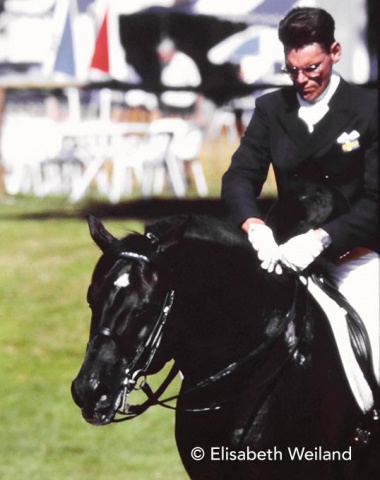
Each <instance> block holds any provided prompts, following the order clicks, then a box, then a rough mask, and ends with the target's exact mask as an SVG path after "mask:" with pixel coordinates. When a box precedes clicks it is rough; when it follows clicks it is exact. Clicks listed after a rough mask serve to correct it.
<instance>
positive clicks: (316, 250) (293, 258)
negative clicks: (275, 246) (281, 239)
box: [279, 230, 324, 272]
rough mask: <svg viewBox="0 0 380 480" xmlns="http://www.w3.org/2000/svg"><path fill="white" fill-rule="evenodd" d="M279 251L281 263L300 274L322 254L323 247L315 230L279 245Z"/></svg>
mask: <svg viewBox="0 0 380 480" xmlns="http://www.w3.org/2000/svg"><path fill="white" fill-rule="evenodd" d="M279 250H280V252H281V258H280V260H281V263H282V264H283V265H285V266H286V267H288V268H290V269H291V270H294V271H296V272H300V271H302V270H304V269H305V268H306V267H308V266H309V265H310V264H311V263H312V262H313V261H314V260H315V259H316V258H317V257H318V255H320V254H321V253H322V251H323V250H324V246H323V243H322V241H321V240H320V238H319V237H318V233H317V232H316V231H315V230H309V231H308V232H307V233H303V234H302V235H297V236H296V237H293V238H291V239H290V240H288V241H287V242H286V243H284V244H283V245H280V246H279Z"/></svg>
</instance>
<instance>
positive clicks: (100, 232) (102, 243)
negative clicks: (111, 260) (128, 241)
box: [87, 215, 116, 252]
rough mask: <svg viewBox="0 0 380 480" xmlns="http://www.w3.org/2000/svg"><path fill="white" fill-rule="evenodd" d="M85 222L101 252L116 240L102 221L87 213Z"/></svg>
mask: <svg viewBox="0 0 380 480" xmlns="http://www.w3.org/2000/svg"><path fill="white" fill-rule="evenodd" d="M87 222H88V226H89V228H90V234H91V237H92V239H93V240H94V242H95V243H96V245H97V246H98V247H99V248H100V249H101V250H102V251H103V252H104V251H105V250H106V249H107V248H108V247H109V246H110V245H111V244H112V243H113V242H114V241H116V238H115V237H114V236H113V235H111V234H110V233H109V232H108V231H107V230H106V229H105V227H104V225H103V224H102V222H101V221H100V220H98V219H97V218H96V217H94V216H93V215H87Z"/></svg>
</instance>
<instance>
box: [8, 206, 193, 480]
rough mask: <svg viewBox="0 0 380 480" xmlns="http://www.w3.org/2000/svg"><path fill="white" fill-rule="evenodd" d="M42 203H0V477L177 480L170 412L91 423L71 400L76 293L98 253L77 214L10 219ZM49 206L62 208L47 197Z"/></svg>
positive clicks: (81, 314) (82, 307)
mask: <svg viewBox="0 0 380 480" xmlns="http://www.w3.org/2000/svg"><path fill="white" fill-rule="evenodd" d="M47 201H48V200H44V202H47ZM49 202H50V200H49ZM42 204H43V202H42V201H39V202H37V203H35V202H34V201H29V200H27V199H20V200H18V201H16V202H11V203H9V202H7V201H1V200H0V231H1V235H0V271H1V275H0V296H1V307H0V339H1V344H0V365H1V396H0V398H1V408H0V428H1V435H0V479H4V480H98V479H99V480H108V479H112V480H148V479H149V480H150V479H152V480H154V479H173V480H181V479H186V478H187V476H186V474H185V472H184V470H183V467H182V464H181V462H180V459H179V456H178V453H177V449H176V446H175V441H174V414H173V412H171V411H169V410H165V409H161V408H160V407H154V408H152V409H151V410H150V411H148V412H146V413H145V414H144V415H143V416H142V417H140V418H137V419H134V420H132V421H130V422H127V423H124V424H114V425H111V426H107V427H103V428H96V427H93V426H90V425H88V424H86V422H85V421H84V420H83V419H82V416H81V414H80V411H79V409H78V408H77V407H76V405H75V404H74V403H73V401H72V399H71V394H70V384H71V381H72V379H73V378H74V377H75V376H76V374H77V372H78V369H79V367H80V365H81V362H82V358H83V354H84V349H85V345H86V341H87V338H88V327H89V319H90V312H89V309H88V307H87V305H86V300H85V298H86V291H87V286H88V283H89V280H90V276H91V273H92V270H93V267H94V265H95V262H96V260H97V258H98V257H99V251H98V250H97V247H96V246H95V245H94V244H93V243H92V240H91V238H90V237H89V234H88V229H87V225H86V222H85V221H84V220H81V219H75V218H69V217H68V218H67V219H56V218H54V217H52V218H51V219H46V220H36V219H33V218H29V219H20V218H17V214H18V213H21V212H22V213H36V212H38V211H39V210H40V209H41V208H42ZM45 206H46V203H45ZM49 208H57V209H58V208H59V209H61V210H65V208H69V207H65V206H63V205H60V204H59V201H56V204H54V203H53V204H51V203H49ZM106 225H107V227H109V229H110V230H111V231H112V233H113V234H114V235H116V236H122V235H123V234H124V233H126V232H127V231H128V230H130V229H133V230H138V231H141V230H142V225H141V224H139V223H138V222H126V221H120V220H119V221H107V222H106ZM158 380H159V379H158V378H157V379H156V382H157V381H158Z"/></svg>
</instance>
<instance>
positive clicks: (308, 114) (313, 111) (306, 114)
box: [297, 72, 340, 133]
mask: <svg viewBox="0 0 380 480" xmlns="http://www.w3.org/2000/svg"><path fill="white" fill-rule="evenodd" d="M339 82H340V76H339V75H338V74H337V73H335V72H332V74H331V78H330V82H329V84H328V85H327V87H326V88H325V90H324V91H323V92H322V93H321V95H319V97H317V98H316V99H315V100H312V101H311V102H308V101H306V100H303V98H302V97H301V96H300V95H299V94H298V93H297V97H298V102H299V104H300V108H299V110H298V116H299V117H300V118H301V119H302V120H304V122H306V124H307V126H308V128H309V132H310V133H311V132H312V131H313V130H314V125H315V124H316V123H318V122H319V121H320V120H321V119H322V118H323V117H324V116H325V115H326V113H327V112H328V111H329V105H328V104H329V102H330V100H331V97H332V96H333V95H334V93H335V92H336V90H337V88H338V85H339Z"/></svg>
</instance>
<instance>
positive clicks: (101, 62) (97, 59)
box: [90, 12, 110, 73]
mask: <svg viewBox="0 0 380 480" xmlns="http://www.w3.org/2000/svg"><path fill="white" fill-rule="evenodd" d="M90 66H91V67H92V68H96V69H98V70H101V71H102V72H106V73H109V71H110V62H109V55H108V12H106V14H105V15H104V19H103V22H102V24H101V26H100V29H99V32H98V36H97V37H96V40H95V50H94V54H93V56H92V60H91V65H90Z"/></svg>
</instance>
